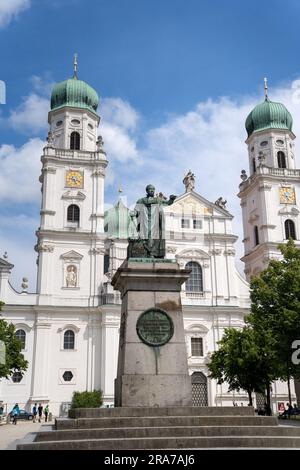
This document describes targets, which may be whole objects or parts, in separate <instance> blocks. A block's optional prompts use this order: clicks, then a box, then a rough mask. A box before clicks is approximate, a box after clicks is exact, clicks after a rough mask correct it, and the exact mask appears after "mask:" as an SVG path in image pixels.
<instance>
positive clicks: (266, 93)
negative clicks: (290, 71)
mask: <svg viewBox="0 0 300 470" xmlns="http://www.w3.org/2000/svg"><path fill="white" fill-rule="evenodd" d="M264 84H265V99H266V100H267V99H268V79H267V78H266V77H265V78H264Z"/></svg>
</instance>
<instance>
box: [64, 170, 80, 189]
mask: <svg viewBox="0 0 300 470" xmlns="http://www.w3.org/2000/svg"><path fill="white" fill-rule="evenodd" d="M66 186H67V187H68V188H83V173H82V172H81V171H76V170H70V171H67V173H66Z"/></svg>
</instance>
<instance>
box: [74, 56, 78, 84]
mask: <svg viewBox="0 0 300 470" xmlns="http://www.w3.org/2000/svg"><path fill="white" fill-rule="evenodd" d="M77 58H78V55H77V54H74V60H73V65H74V75H73V78H75V79H77V63H78V62H77Z"/></svg>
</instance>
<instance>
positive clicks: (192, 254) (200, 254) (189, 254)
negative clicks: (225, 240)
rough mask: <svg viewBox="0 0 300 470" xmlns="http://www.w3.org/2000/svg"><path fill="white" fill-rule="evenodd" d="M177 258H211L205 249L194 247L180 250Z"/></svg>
mask: <svg viewBox="0 0 300 470" xmlns="http://www.w3.org/2000/svg"><path fill="white" fill-rule="evenodd" d="M176 258H187V259H210V256H209V255H208V254H207V253H205V251H203V250H199V249H196V248H194V249H187V250H182V251H180V253H178V254H177V255H176Z"/></svg>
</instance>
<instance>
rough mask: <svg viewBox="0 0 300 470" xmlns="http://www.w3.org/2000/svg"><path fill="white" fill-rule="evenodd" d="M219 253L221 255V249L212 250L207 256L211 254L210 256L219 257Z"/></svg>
mask: <svg viewBox="0 0 300 470" xmlns="http://www.w3.org/2000/svg"><path fill="white" fill-rule="evenodd" d="M221 253H222V249H221V248H214V249H213V250H210V251H209V254H211V255H220V254H221Z"/></svg>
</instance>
